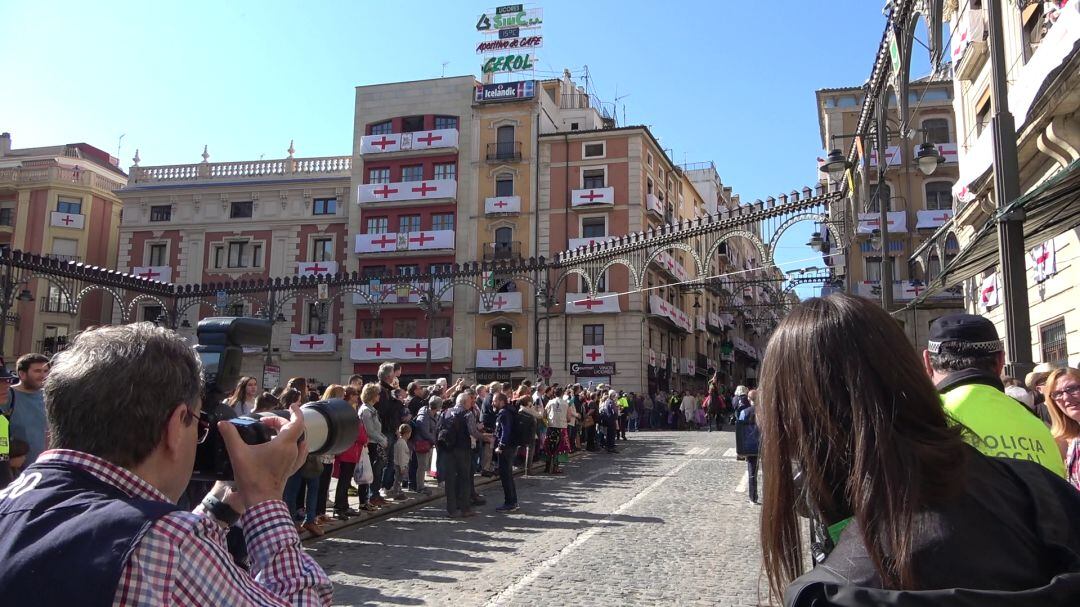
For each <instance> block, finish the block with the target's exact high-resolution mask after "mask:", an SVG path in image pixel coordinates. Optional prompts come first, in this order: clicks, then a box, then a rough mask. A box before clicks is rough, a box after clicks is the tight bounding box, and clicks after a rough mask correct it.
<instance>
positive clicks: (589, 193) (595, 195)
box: [570, 187, 615, 207]
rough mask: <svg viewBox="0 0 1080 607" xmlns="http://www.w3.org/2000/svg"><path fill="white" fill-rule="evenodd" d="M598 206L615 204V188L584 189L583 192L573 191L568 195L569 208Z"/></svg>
mask: <svg viewBox="0 0 1080 607" xmlns="http://www.w3.org/2000/svg"><path fill="white" fill-rule="evenodd" d="M600 204H604V205H613V204H615V188H612V187H607V188H585V189H583V190H573V191H572V192H571V193H570V206H571V207H580V206H587V205H600Z"/></svg>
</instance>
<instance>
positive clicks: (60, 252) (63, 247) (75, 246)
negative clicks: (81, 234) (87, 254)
mask: <svg viewBox="0 0 1080 607" xmlns="http://www.w3.org/2000/svg"><path fill="white" fill-rule="evenodd" d="M52 254H53V257H59V258H60V259H66V260H69V261H70V260H73V259H78V257H79V241H78V240H75V239H74V238H53V242H52Z"/></svg>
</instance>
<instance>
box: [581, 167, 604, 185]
mask: <svg viewBox="0 0 1080 607" xmlns="http://www.w3.org/2000/svg"><path fill="white" fill-rule="evenodd" d="M581 187H583V188H585V189H587V190H588V189H592V188H602V187H604V169H586V170H584V171H582V173H581Z"/></svg>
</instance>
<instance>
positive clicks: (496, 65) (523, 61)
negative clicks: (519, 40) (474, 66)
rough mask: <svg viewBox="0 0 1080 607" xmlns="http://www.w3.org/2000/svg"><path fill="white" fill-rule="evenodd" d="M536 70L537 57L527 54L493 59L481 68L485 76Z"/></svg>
mask: <svg viewBox="0 0 1080 607" xmlns="http://www.w3.org/2000/svg"><path fill="white" fill-rule="evenodd" d="M534 68H536V55H534V54H532V53H526V54H524V55H502V56H500V57H492V58H490V59H488V60H487V61H485V62H484V64H483V65H482V66H480V70H481V71H482V72H483V73H485V74H494V73H497V72H517V71H521V70H531V69H534Z"/></svg>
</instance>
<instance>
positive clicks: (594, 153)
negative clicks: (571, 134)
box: [581, 141, 605, 158]
mask: <svg viewBox="0 0 1080 607" xmlns="http://www.w3.org/2000/svg"><path fill="white" fill-rule="evenodd" d="M604 152H605V150H604V142H603V141H600V142H598V143H586V144H583V145H582V150H581V156H582V158H603V157H604Z"/></svg>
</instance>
